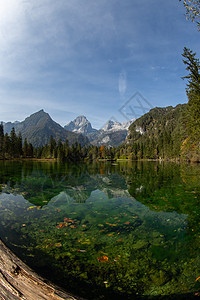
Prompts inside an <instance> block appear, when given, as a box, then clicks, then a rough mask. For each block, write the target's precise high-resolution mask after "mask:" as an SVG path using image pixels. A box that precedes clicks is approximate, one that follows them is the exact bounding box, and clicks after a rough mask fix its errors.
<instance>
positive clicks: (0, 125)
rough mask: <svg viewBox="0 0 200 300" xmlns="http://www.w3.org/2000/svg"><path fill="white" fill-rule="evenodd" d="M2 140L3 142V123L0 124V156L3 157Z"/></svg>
mask: <svg viewBox="0 0 200 300" xmlns="http://www.w3.org/2000/svg"><path fill="white" fill-rule="evenodd" d="M3 140H4V130H3V123H2V122H1V124H0V155H1V157H3Z"/></svg>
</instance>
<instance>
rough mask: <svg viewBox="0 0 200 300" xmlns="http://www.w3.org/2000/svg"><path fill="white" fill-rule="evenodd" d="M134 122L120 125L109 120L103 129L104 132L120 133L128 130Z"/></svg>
mask: <svg viewBox="0 0 200 300" xmlns="http://www.w3.org/2000/svg"><path fill="white" fill-rule="evenodd" d="M133 121H134V120H131V121H128V122H124V123H120V122H117V121H112V120H109V121H108V122H107V123H106V124H105V126H104V127H103V128H102V129H101V130H103V131H109V132H110V131H120V130H128V128H129V126H130V125H131V124H132V122H133Z"/></svg>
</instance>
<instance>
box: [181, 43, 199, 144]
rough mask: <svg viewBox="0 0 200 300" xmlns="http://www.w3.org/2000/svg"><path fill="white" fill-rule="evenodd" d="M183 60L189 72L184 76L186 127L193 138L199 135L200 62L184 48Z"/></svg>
mask: <svg viewBox="0 0 200 300" xmlns="http://www.w3.org/2000/svg"><path fill="white" fill-rule="evenodd" d="M182 56H183V57H184V59H183V62H184V64H185V65H186V70H187V71H189V74H188V75H187V76H185V77H184V78H186V79H188V84H187V89H186V92H187V96H188V109H187V128H188V133H189V134H190V135H192V136H193V138H195V139H199V137H200V63H199V59H197V58H196V53H193V52H192V51H191V50H190V49H187V48H186V47H185V48H184V53H183V55H182Z"/></svg>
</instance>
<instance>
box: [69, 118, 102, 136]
mask: <svg viewBox="0 0 200 300" xmlns="http://www.w3.org/2000/svg"><path fill="white" fill-rule="evenodd" d="M64 128H65V129H66V130H69V131H73V132H75V133H81V134H83V135H90V134H92V133H95V132H97V130H96V129H94V128H92V125H91V123H90V122H89V121H88V120H87V118H86V117H85V116H78V117H77V118H76V119H74V120H73V121H71V122H70V123H69V124H67V125H65V126H64Z"/></svg>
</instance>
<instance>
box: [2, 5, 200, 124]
mask: <svg viewBox="0 0 200 300" xmlns="http://www.w3.org/2000/svg"><path fill="white" fill-rule="evenodd" d="M199 38H200V33H199V32H198V30H197V28H196V26H195V24H193V23H192V22H190V21H188V20H186V17H185V9H184V7H183V4H182V3H181V2H179V1H178V0H167V1H166V0H124V1H121V0H109V1H107V0H98V1H97V0H67V1H66V0H56V1H55V0H54V1H53V0H37V1H32V0H6V1H4V0H0V66H1V68H0V106H1V109H0V120H3V121H15V120H19V121H22V120H23V119H24V118H25V117H27V116H29V115H30V114H32V113H34V112H36V111H38V110H40V109H44V110H45V111H46V112H48V113H49V114H50V115H51V117H52V118H53V119H54V120H55V121H56V122H58V123H60V124H61V125H66V124H67V123H68V122H69V121H71V120H73V119H74V118H75V117H76V116H78V115H85V116H86V117H87V118H88V119H89V120H90V121H91V123H92V125H93V127H95V128H100V127H102V126H103V125H104V124H105V123H106V121H107V120H108V119H116V120H118V121H121V122H123V121H126V117H128V114H126V116H124V115H123V114H122V113H121V112H120V109H121V108H122V107H123V106H124V104H125V103H127V101H128V100H129V99H131V102H129V103H128V104H127V105H128V106H127V107H128V108H127V109H130V106H131V107H132V108H134V107H135V106H138V105H136V104H135V103H137V101H138V100H137V99H136V98H134V97H133V98H132V96H133V95H135V93H137V92H139V93H140V94H139V97H140V99H139V101H140V102H142V101H143V98H141V97H144V98H145V99H146V100H144V101H146V102H145V103H143V106H145V107H147V108H150V107H155V106H169V105H172V106H175V105H177V104H179V103H185V102H187V98H186V94H185V86H186V81H183V80H182V79H181V77H182V76H184V75H186V74H187V73H186V71H185V66H184V64H183V62H182V57H181V54H182V53H183V48H184V47H185V46H186V47H188V48H191V49H192V50H193V51H195V52H196V53H197V56H198V57H200V51H199ZM137 95H138V94H137ZM129 104H130V105H129ZM137 104H138V103H137ZM132 111H133V110H132ZM129 117H130V118H131V114H129ZM133 117H134V115H133Z"/></svg>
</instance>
